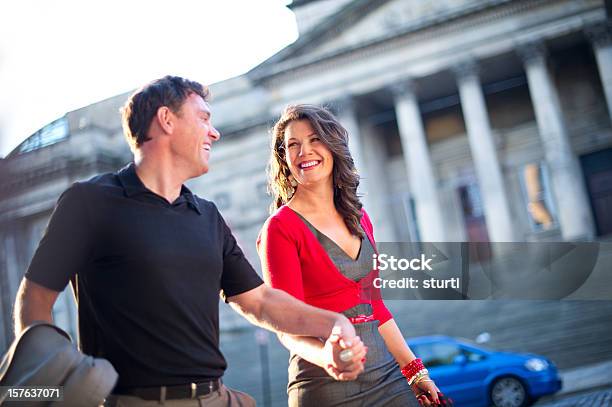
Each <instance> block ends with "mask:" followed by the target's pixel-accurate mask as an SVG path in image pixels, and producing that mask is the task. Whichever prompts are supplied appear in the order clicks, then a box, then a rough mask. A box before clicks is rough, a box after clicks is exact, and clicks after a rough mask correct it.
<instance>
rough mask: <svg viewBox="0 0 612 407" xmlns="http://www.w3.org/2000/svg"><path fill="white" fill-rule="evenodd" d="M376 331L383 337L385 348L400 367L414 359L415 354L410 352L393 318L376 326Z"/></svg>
mask: <svg viewBox="0 0 612 407" xmlns="http://www.w3.org/2000/svg"><path fill="white" fill-rule="evenodd" d="M378 332H379V333H380V336H382V337H383V340H384V341H385V345H387V349H389V352H390V353H391V355H393V358H395V360H396V361H397V364H398V365H399V366H400V367H404V366H406V365H407V364H408V363H410V362H412V361H413V360H414V359H416V356H414V353H412V351H411V350H410V348H409V347H408V344H406V341H405V340H404V336H403V335H402V332H401V331H400V329H399V327H398V326H397V324H396V323H395V320H393V319H390V320H388V321H387V322H385V323H384V324H382V325H380V326H379V327H378Z"/></svg>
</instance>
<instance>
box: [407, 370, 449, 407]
mask: <svg viewBox="0 0 612 407" xmlns="http://www.w3.org/2000/svg"><path fill="white" fill-rule="evenodd" d="M410 388H411V389H412V391H413V393H414V395H415V396H416V398H417V400H418V402H419V405H421V406H424V407H429V406H445V407H452V406H453V401H452V400H451V399H448V398H446V397H445V396H444V394H442V393H441V392H440V389H438V386H436V384H435V383H434V381H433V380H431V379H430V378H429V377H428V376H425V379H424V380H421V381H419V382H417V383H412V385H411V386H410Z"/></svg>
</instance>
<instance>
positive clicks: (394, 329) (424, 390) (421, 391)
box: [378, 319, 446, 407]
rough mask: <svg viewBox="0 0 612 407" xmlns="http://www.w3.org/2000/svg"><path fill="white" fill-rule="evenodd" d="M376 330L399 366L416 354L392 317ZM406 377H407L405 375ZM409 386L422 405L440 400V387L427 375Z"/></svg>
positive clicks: (414, 357)
mask: <svg viewBox="0 0 612 407" xmlns="http://www.w3.org/2000/svg"><path fill="white" fill-rule="evenodd" d="M378 332H379V333H380V335H381V336H382V337H383V340H384V341H385V345H387V349H389V353H391V355H393V357H394V358H395V360H396V361H397V364H398V365H399V367H400V368H404V367H405V366H406V365H408V364H410V362H412V361H413V360H415V359H416V356H415V355H414V353H412V350H410V347H409V346H408V344H407V343H406V341H405V339H404V336H403V335H402V332H401V331H400V329H399V327H398V326H397V324H396V323H395V321H394V320H393V319H390V320H388V321H387V322H385V323H384V324H382V325H380V326H379V327H378ZM402 373H403V372H402ZM406 379H409V378H408V377H407V378H406ZM410 387H411V389H412V391H413V392H414V394H415V396H416V397H417V400H419V403H420V404H421V405H422V406H426V407H429V406H434V405H438V403H439V402H440V401H439V400H440V397H439V396H438V393H440V389H438V387H437V386H436V384H435V383H434V382H433V381H432V380H431V379H429V377H425V380H424V381H422V382H420V383H418V384H412V385H411V386H410ZM442 405H446V404H442Z"/></svg>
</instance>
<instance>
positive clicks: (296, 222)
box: [257, 206, 392, 325]
mask: <svg viewBox="0 0 612 407" xmlns="http://www.w3.org/2000/svg"><path fill="white" fill-rule="evenodd" d="M362 215H363V216H362V217H361V226H362V228H363V230H364V231H365V233H366V236H367V238H368V239H369V240H370V242H371V243H372V246H373V247H374V249H376V245H375V242H374V233H373V230H372V223H371V222H370V218H369V217H368V215H367V213H366V212H365V211H362ZM257 252H258V253H259V258H260V259H261V265H262V271H263V276H264V279H265V281H266V283H267V284H269V285H271V286H272V287H274V288H279V289H281V290H284V291H286V292H288V293H289V294H291V295H293V296H294V297H296V298H298V299H300V300H302V301H304V302H306V303H307V304H310V305H313V306H315V307H319V308H323V309H327V310H330V311H335V312H342V311H345V310H347V309H349V308H352V307H354V306H355V305H358V304H360V303H369V304H371V305H372V310H373V314H374V318H375V319H377V320H378V321H379V325H382V324H384V323H385V322H387V321H388V320H389V319H391V318H392V315H391V313H390V312H389V310H388V309H387V307H385V304H384V303H383V301H382V298H381V296H380V290H379V289H376V288H374V286H373V284H372V282H373V279H374V278H375V277H377V276H378V272H377V271H376V270H372V272H371V273H370V274H368V276H366V277H364V278H362V279H361V280H359V281H358V282H355V281H353V280H350V279H348V278H346V277H345V276H344V275H342V273H340V271H339V270H338V269H337V268H336V266H335V264H334V263H333V262H332V260H331V259H330V258H329V256H328V255H327V252H326V251H325V249H324V248H323V246H321V244H320V243H319V241H318V240H317V238H316V236H315V235H314V234H313V233H312V232H311V231H310V229H308V227H307V226H306V225H305V224H304V222H303V221H302V219H300V217H299V216H298V215H297V214H296V213H295V212H294V211H293V210H292V209H291V208H289V207H288V206H282V207H280V208H279V209H278V211H276V213H275V214H273V215H272V216H270V217H269V218H268V220H267V221H266V223H265V224H264V226H263V228H262V230H261V232H260V234H259V237H258V238H257Z"/></svg>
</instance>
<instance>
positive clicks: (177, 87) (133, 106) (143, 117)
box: [121, 75, 209, 150]
mask: <svg viewBox="0 0 612 407" xmlns="http://www.w3.org/2000/svg"><path fill="white" fill-rule="evenodd" d="M193 93H195V94H196V95H199V96H201V97H202V99H204V100H205V101H208V96H209V91H208V88H207V87H206V86H203V85H201V84H200V83H198V82H195V81H190V80H188V79H185V78H181V77H179V76H171V75H167V76H164V77H163V78H160V79H156V80H154V81H152V82H150V83H148V84H146V85H145V86H143V87H142V88H140V89H138V90H137V91H136V92H134V94H132V96H130V98H129V99H128V100H127V102H126V103H125V105H124V106H123V107H122V108H121V116H122V123H123V131H124V133H125V138H126V139H127V142H128V144H129V145H130V148H131V149H132V150H135V149H136V148H138V147H140V146H142V144H143V143H145V142H146V141H148V140H151V138H150V137H149V136H148V134H147V133H148V131H149V127H150V126H151V120H153V117H154V116H155V115H156V114H157V110H158V109H159V108H160V107H162V106H166V107H168V108H169V109H170V110H172V112H174V113H176V114H178V113H179V111H180V110H181V106H182V105H183V102H185V99H187V98H188V97H189V96H190V95H191V94H193Z"/></svg>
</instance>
